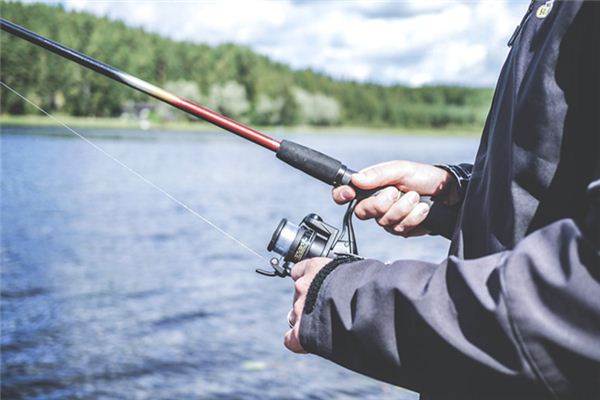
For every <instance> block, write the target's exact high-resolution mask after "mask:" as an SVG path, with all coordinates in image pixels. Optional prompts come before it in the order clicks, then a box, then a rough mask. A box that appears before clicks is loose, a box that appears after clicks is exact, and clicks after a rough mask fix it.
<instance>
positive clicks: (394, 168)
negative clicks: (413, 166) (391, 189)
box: [352, 161, 408, 189]
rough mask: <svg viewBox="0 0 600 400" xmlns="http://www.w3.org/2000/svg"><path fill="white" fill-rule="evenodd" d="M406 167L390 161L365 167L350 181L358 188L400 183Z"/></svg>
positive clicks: (372, 187)
mask: <svg viewBox="0 0 600 400" xmlns="http://www.w3.org/2000/svg"><path fill="white" fill-rule="evenodd" d="M407 169H408V168H407V167H406V166H403V164H402V163H400V162H398V161H391V162H386V163H382V164H377V165H373V166H371V167H368V168H365V169H363V170H361V171H360V172H358V173H357V174H354V175H353V176H352V183H354V184H355V185H356V186H357V187H359V188H360V189H374V188H378V187H383V186H389V185H396V184H399V183H402V182H403V180H404V177H405V176H406V173H407V171H406V170H407Z"/></svg>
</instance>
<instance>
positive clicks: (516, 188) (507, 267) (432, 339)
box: [300, 0, 600, 399]
mask: <svg viewBox="0 0 600 400" xmlns="http://www.w3.org/2000/svg"><path fill="white" fill-rule="evenodd" d="M545 3H546V1H545V0H543V1H534V2H532V4H531V7H530V12H529V13H528V16H527V17H526V18H525V20H524V22H523V24H522V28H521V29H520V31H519V32H518V35H517V36H516V39H515V41H514V43H513V46H512V49H511V52H510V54H509V56H508V59H507V61H506V63H505V65H504V67H503V70H502V73H501V75H500V78H499V81H498V84H497V88H496V93H495V96H494V100H493V105H492V108H491V110H490V113H489V116H488V119H487V123H486V126H485V130H484V133H483V137H482V140H481V145H480V148H479V151H478V153H477V156H476V159H475V163H474V164H473V166H472V171H469V169H470V167H467V168H465V169H466V170H467V171H466V172H467V175H469V173H470V172H472V174H471V176H470V180H469V182H468V184H467V185H466V193H465V197H464V201H463V203H462V206H461V208H460V212H459V215H458V218H457V221H456V225H455V227H454V235H453V238H452V245H451V249H450V254H451V255H450V256H449V258H448V259H446V260H445V261H443V262H442V263H441V264H438V265H435V264H431V263H425V262H419V261H405V260H402V261H397V262H394V263H392V264H389V265H388V264H383V263H381V262H378V261H375V260H363V261H357V262H350V263H342V264H341V265H340V266H339V267H337V268H326V269H324V270H323V271H322V272H321V273H320V276H318V278H319V279H315V281H314V282H313V285H312V286H311V288H310V290H309V294H311V292H312V295H310V296H309V300H308V301H307V303H306V306H305V311H304V315H303V318H302V322H301V326H300V339H301V342H302V344H303V346H304V348H305V349H306V350H308V351H310V352H312V353H316V354H319V355H321V356H323V357H326V358H328V359H330V360H332V361H334V362H336V363H338V364H340V365H343V366H345V367H347V368H350V369H353V370H355V371H358V372H361V373H364V374H366V375H369V376H372V377H374V378H377V379H381V380H384V381H387V382H391V383H393V384H397V385H401V386H405V387H408V388H411V389H413V390H416V391H419V392H421V393H424V394H425V395H427V396H431V397H432V398H433V397H435V398H443V399H448V398H460V399H469V398H473V399H487V398H501V399H516V398H524V399H533V398H565V399H571V398H573V399H600V3H599V2H582V1H569V2H554V4H552V9H551V11H550V12H549V13H548V14H547V16H546V17H545V18H539V17H538V16H537V15H536V14H537V10H538V9H539V7H540V6H543V5H544V4H545ZM550 3H551V2H548V5H547V6H546V7H548V6H549V5H550ZM330 270H332V272H329V271H330ZM328 272H329V274H328ZM327 274H328V275H327Z"/></svg>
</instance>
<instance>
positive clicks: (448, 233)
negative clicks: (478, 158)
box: [423, 164, 473, 239]
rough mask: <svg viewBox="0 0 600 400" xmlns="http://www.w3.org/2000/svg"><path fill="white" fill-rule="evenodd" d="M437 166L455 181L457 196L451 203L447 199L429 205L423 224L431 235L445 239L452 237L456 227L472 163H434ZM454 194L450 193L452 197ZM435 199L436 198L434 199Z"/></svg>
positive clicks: (443, 194)
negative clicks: (425, 220)
mask: <svg viewBox="0 0 600 400" xmlns="http://www.w3.org/2000/svg"><path fill="white" fill-rule="evenodd" d="M435 166H436V167H438V168H442V169H443V170H445V171H447V172H448V173H449V174H450V175H452V177H453V178H454V180H455V182H456V187H457V189H458V190H457V193H456V195H457V196H458V198H453V200H452V203H453V205H447V204H446V203H447V201H441V203H442V204H438V202H437V201H434V203H433V204H432V206H431V209H430V210H429V215H428V217H427V220H429V221H430V222H425V223H424V224H423V225H425V226H427V228H428V229H429V230H430V231H431V232H430V234H431V235H441V236H443V237H445V238H446V239H452V234H453V233H454V228H455V227H456V221H457V218H458V212H459V210H460V207H461V205H462V203H463V200H464V198H465V193H466V191H467V186H468V185H469V181H470V180H471V174H472V171H473V164H458V165H450V164H436V165H435ZM445 195H446V196H447V194H446V193H442V197H444V196H445ZM454 196H455V195H452V197H454ZM434 200H436V199H434ZM454 203H455V204H454Z"/></svg>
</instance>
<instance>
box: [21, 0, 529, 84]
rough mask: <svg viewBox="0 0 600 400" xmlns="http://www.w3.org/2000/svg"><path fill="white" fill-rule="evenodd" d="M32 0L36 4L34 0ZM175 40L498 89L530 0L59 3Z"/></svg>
mask: <svg viewBox="0 0 600 400" xmlns="http://www.w3.org/2000/svg"><path fill="white" fill-rule="evenodd" d="M26 2H32V1H26ZM45 2H46V3H49V4H56V3H61V4H63V5H64V7H65V8H66V9H68V10H79V11H88V12H91V13H93V14H96V15H100V16H107V17H109V18H110V19H118V20H122V21H124V22H125V23H126V24H128V25H131V26H136V27H138V26H142V27H144V28H145V29H146V30H148V31H152V32H156V33H159V34H161V35H163V36H167V37H170V38H172V39H176V40H189V41H194V42H202V43H208V44H213V45H216V44H220V43H224V42H233V43H238V44H242V45H245V46H248V47H250V48H251V49H253V50H255V51H256V52H258V53H261V54H264V55H267V56H269V57H270V58H272V59H274V60H277V61H281V62H283V63H286V64H288V65H290V66H291V67H293V68H307V67H309V68H312V69H314V70H316V71H319V72H324V73H326V74H328V75H330V76H333V77H335V78H342V79H353V80H358V81H362V82H365V81H368V82H376V83H383V84H407V85H410V86H420V85H424V84H440V83H442V84H460V85H468V86H493V85H494V84H495V82H496V79H497V76H498V74H499V71H500V68H501V66H502V63H503V61H504V59H505V57H506V55H507V54H508V50H509V49H508V47H507V46H506V42H507V41H508V39H509V37H510V35H511V34H512V32H513V31H514V29H515V27H516V26H517V24H518V23H519V22H520V19H521V17H522V15H523V13H524V12H525V10H526V8H527V7H528V5H529V1H528V0H481V1H474V0H392V1H377V0H321V1H319V0H236V1H234V0H219V1H208V0H206V1H199V0H188V1H183V0H180V1H177V0H170V1H164V0H160V1H159V0H155V1H153V0H146V1H141V0H119V1H116V0H112V1H105V0H59V1H45Z"/></svg>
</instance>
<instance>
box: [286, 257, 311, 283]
mask: <svg viewBox="0 0 600 400" xmlns="http://www.w3.org/2000/svg"><path fill="white" fill-rule="evenodd" d="M307 265H308V260H304V261H300V262H299V263H296V264H294V266H293V267H292V272H291V273H290V276H291V277H292V279H293V280H294V281H297V280H298V279H300V278H301V277H302V276H304V273H305V271H306V266H307Z"/></svg>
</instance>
